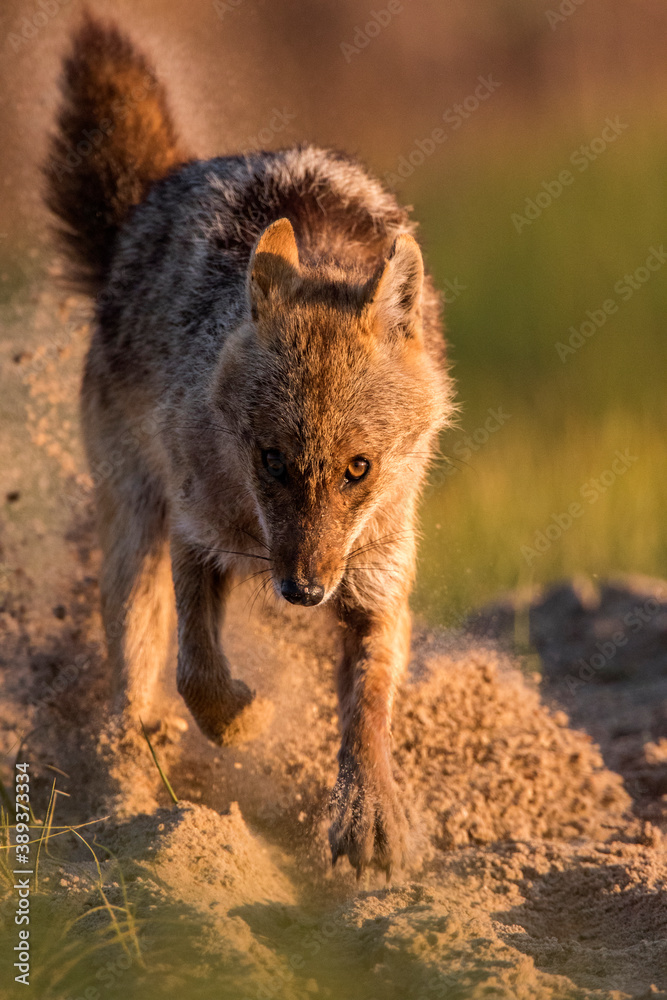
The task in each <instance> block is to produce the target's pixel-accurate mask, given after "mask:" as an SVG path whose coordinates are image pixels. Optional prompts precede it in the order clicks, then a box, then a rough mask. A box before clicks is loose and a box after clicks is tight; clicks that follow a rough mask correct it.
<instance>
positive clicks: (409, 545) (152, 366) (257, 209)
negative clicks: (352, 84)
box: [45, 17, 452, 873]
mask: <svg viewBox="0 0 667 1000" xmlns="http://www.w3.org/2000/svg"><path fill="white" fill-rule="evenodd" d="M62 90H63V103H62V107H61V111H60V116H59V128H58V132H57V134H56V135H55V136H54V138H53V140H52V144H51V150H50V157H49V161H48V163H47V165H46V168H45V169H46V175H47V179H48V203H49V206H50V207H51V209H52V210H53V211H54V213H55V214H56V215H57V216H58V217H59V220H60V224H61V234H62V237H63V239H64V241H65V245H66V247H67V248H68V251H69V254H70V258H71V262H72V277H73V278H74V279H75V280H76V281H78V282H79V284H80V285H83V287H85V289H86V290H87V291H88V292H89V293H90V294H91V295H92V296H94V297H95V299H96V326H95V332H94V335H93V338H92V342H91V345H90V352H89V355H88V360H87V365H86V371H85V376H84V380H83V388H82V411H83V430H84V435H85V444H86V449H87V454H88V459H89V462H90V465H91V468H92V469H93V470H103V471H100V472H99V474H97V475H96V476H94V479H95V480H96V483H95V489H96V504H97V512H98V518H99V532H100V539H101V545H102V550H103V570H102V577H101V591H102V602H103V615H104V623H105V628H106V632H107V639H108V650H109V658H110V661H111V664H112V667H113V671H114V677H115V683H116V685H117V687H116V701H115V710H116V713H117V714H118V716H120V717H121V718H122V720H123V725H125V726H132V725H136V722H137V720H138V719H139V717H143V718H145V717H147V716H150V713H151V705H152V700H153V695H154V690H155V687H156V683H157V678H158V676H159V672H160V668H161V665H162V663H163V661H164V659H165V657H166V654H167V647H168V643H169V636H170V622H171V615H172V603H173V592H175V597H176V601H175V603H176V610H177V614H178V674H177V676H178V690H179V692H180V693H181V695H182V696H183V698H184V700H185V702H186V704H187V706H188V708H189V709H190V711H191V713H192V715H193V716H194V718H195V719H196V721H197V723H198V725H199V726H200V728H201V730H202V732H203V733H205V735H206V736H207V737H208V738H209V739H211V740H213V741H214V742H216V743H220V744H225V743H230V742H232V741H233V739H234V738H240V736H241V735H242V734H243V731H244V724H245V722H247V721H248V716H252V713H253V705H254V703H253V697H254V693H253V692H251V691H250V690H249V689H248V687H247V686H246V685H245V684H244V683H242V682H241V681H239V680H234V679H233V678H232V676H231V673H230V669H229V663H228V661H227V659H226V657H225V655H224V653H223V651H222V649H221V647H220V640H219V628H220V622H221V618H222V613H223V610H224V605H225V600H226V596H227V594H228V592H229V589H230V586H231V583H232V579H233V577H234V576H235V575H236V574H245V573H255V572H261V573H264V574H266V576H267V579H269V580H270V581H271V583H272V587H273V590H274V591H275V594H276V595H277V597H278V598H281V599H284V600H287V601H290V602H291V603H292V604H301V605H306V606H314V605H326V607H327V609H329V610H330V611H331V613H332V614H333V615H335V616H336V618H337V619H338V621H339V623H340V625H341V626H342V630H341V634H342V655H341V661H340V666H339V668H338V696H339V706H340V726H341V734H342V741H341V748H340V752H339V754H338V762H339V775H338V779H337V782H336V785H335V788H334V790H333V793H332V798H331V829H330V843H331V851H332V857H333V860H334V862H335V861H336V859H337V857H339V856H340V855H347V856H348V858H349V860H350V862H351V864H352V865H353V866H354V867H355V868H356V869H357V872H358V873H359V872H360V871H361V870H362V869H363V868H364V866H366V865H374V866H376V867H379V868H381V869H384V870H386V871H387V872H390V871H391V869H392V867H393V866H394V865H395V864H400V863H401V860H402V859H403V858H404V857H405V853H406V821H405V817H404V812H403V809H402V807H401V804H400V802H399V798H398V795H397V792H396V786H395V784H394V778H393V774H392V762H391V750H390V722H391V711H392V701H393V698H394V693H395V690H396V686H397V684H398V682H399V680H400V678H401V675H402V674H403V672H404V669H405V666H406V663H407V658H408V650H409V640H410V614H409V610H408V595H409V591H410V587H411V583H412V579H413V574H414V562H415V531H414V526H415V508H416V504H417V499H418V495H419V491H420V487H421V486H422V484H423V481H424V476H425V471H426V468H427V465H428V462H429V458H430V456H431V453H432V450H433V447H434V444H435V442H436V438H437V435H438V432H439V431H440V429H441V428H442V427H443V426H445V424H446V423H447V420H448V418H449V416H450V414H451V412H452V404H451V386H450V381H449V379H448V376H447V373H446V369H445V365H444V361H443V340H442V333H441V322H440V306H439V299H438V296H437V295H436V293H435V292H434V290H433V287H432V284H431V281H430V279H429V278H428V277H427V276H425V275H424V267H423V262H422V255H421V252H420V249H419V246H418V244H417V242H416V240H415V238H414V236H413V235H412V234H413V231H414V228H415V226H414V223H413V222H411V221H410V219H409V216H408V213H407V211H406V210H405V209H403V208H401V207H400V206H399V205H398V204H397V203H396V201H395V199H394V197H393V196H392V195H391V194H389V193H388V192H387V191H385V190H384V189H383V188H382V186H381V185H380V184H379V183H378V181H376V180H375V179H374V178H373V177H371V176H369V174H368V173H367V172H366V170H365V169H364V168H363V167H361V166H360V165H359V164H358V163H357V162H355V161H354V160H353V159H351V158H349V157H347V156H345V155H342V154H341V153H337V152H331V151H328V150H323V149H317V148H315V147H313V146H299V147H297V148H293V149H285V150H281V151H279V152H261V153H248V154H245V155H235V156H222V157H218V158H216V159H212V160H207V161H201V160H197V159H195V158H192V157H191V156H190V155H189V154H188V152H187V151H186V150H185V149H184V148H183V147H182V146H181V144H180V141H179V139H178V138H177V136H176V133H175V130H174V126H173V124H172V119H171V116H170V113H169V110H168V107H167V101H166V97H165V94H164V91H163V89H162V88H161V86H160V85H159V84H158V83H157V81H156V78H155V76H154V73H153V71H152V69H151V68H150V66H149V65H148V63H147V62H146V60H145V58H144V57H143V55H142V54H141V53H139V52H137V51H136V50H135V48H134V47H133V46H132V44H131V43H130V42H129V41H128V40H127V39H126V38H125V37H124V36H123V35H122V34H120V33H119V31H118V30H117V29H116V28H115V27H113V26H112V25H106V24H101V23H99V22H98V21H96V20H93V19H92V18H90V17H87V18H86V19H85V20H84V23H83V24H82V26H81V28H80V29H79V30H78V32H77V34H76V36H75V38H74V46H73V51H72V53H71V55H70V56H69V58H68V59H67V60H66V62H65V69H64V80H63V84H62ZM147 428H149V429H150V431H149V430H146V429H147ZM172 580H173V591H172Z"/></svg>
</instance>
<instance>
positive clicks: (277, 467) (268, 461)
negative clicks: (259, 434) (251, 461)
mask: <svg viewBox="0 0 667 1000" xmlns="http://www.w3.org/2000/svg"><path fill="white" fill-rule="evenodd" d="M262 465H263V466H264V468H265V469H266V471H267V472H268V473H269V475H271V476H275V478H276V479H280V477H281V476H283V475H284V474H285V458H284V456H283V455H281V453H280V452H279V451H273V450H271V449H270V450H269V451H263V452H262Z"/></svg>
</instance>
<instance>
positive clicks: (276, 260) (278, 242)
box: [248, 219, 299, 319]
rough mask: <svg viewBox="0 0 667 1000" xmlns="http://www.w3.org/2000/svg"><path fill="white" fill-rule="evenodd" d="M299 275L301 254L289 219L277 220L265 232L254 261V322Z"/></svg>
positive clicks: (251, 280)
mask: <svg viewBox="0 0 667 1000" xmlns="http://www.w3.org/2000/svg"><path fill="white" fill-rule="evenodd" d="M298 274H299V250H298V248H297V245H296V239H295V237H294V230H293V229H292V224H291V222H290V221H289V219H277V220H276V221H275V222H272V223H271V225H270V226H267V228H266V229H265V230H264V232H263V233H262V235H261V236H260V238H259V239H258V241H257V244H256V246H255V249H254V250H253V252H252V256H251V258H250V266H249V270H248V290H249V297H250V308H251V311H252V316H253V319H257V317H258V315H259V312H260V311H261V309H262V307H263V306H264V305H265V304H266V303H267V302H268V300H269V298H270V296H271V292H272V291H274V290H279V289H280V288H289V287H292V286H293V285H294V282H295V280H296V278H297V277H298Z"/></svg>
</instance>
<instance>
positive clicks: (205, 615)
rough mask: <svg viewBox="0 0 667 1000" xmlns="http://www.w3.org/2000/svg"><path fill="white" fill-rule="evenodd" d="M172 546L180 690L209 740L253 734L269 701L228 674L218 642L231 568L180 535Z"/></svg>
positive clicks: (224, 741)
mask: <svg viewBox="0 0 667 1000" xmlns="http://www.w3.org/2000/svg"><path fill="white" fill-rule="evenodd" d="M171 551H172V571H173V577H174V590H175V593H176V610H177V613H178V672H177V686H178V691H179V694H180V695H181V696H182V698H183V700H184V701H185V703H186V705H187V706H188V708H189V709H190V711H191V713H192V715H193V717H194V719H195V721H196V723H197V725H198V726H199V728H200V729H201V731H202V733H203V734H204V735H205V736H207V737H208V739H209V740H213V742H214V743H218V744H220V745H222V746H231V745H234V744H237V743H242V742H244V741H245V740H249V739H253V738H254V737H255V736H256V735H257V734H258V733H259V732H260V731H261V729H263V728H264V727H265V725H266V724H267V722H268V721H269V717H270V712H271V705H270V703H268V702H266V701H265V700H263V699H259V700H256V699H255V695H254V692H253V691H251V690H250V688H249V687H248V686H247V684H244V682H243V681H241V680H234V679H233V678H232V676H231V673H230V670H229V663H228V661H227V658H226V656H225V655H224V653H223V651H222V648H221V646H220V627H221V625H222V616H223V612H224V604H225V599H226V596H227V593H228V591H229V586H230V582H231V580H230V574H229V573H228V572H222V571H221V570H220V569H219V568H217V567H216V566H214V565H213V564H211V562H210V561H208V560H206V559H205V558H204V556H203V554H202V553H201V552H199V551H198V550H197V549H196V547H194V546H191V545H189V544H188V543H187V542H184V541H182V540H180V539H172V546H171Z"/></svg>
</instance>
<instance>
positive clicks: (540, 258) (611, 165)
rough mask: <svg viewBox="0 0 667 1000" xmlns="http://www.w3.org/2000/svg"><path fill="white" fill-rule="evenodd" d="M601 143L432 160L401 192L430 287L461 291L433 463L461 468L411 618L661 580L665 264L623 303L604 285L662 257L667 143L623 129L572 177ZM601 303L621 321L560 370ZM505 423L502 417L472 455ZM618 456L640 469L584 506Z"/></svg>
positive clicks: (664, 560)
mask: <svg viewBox="0 0 667 1000" xmlns="http://www.w3.org/2000/svg"><path fill="white" fill-rule="evenodd" d="M596 134H598V133H597V132H596V131H595V130H593V131H590V132H581V133H580V134H579V135H576V134H574V133H571V132H570V131H569V130H567V129H563V130H558V129H556V130H555V131H554V130H552V132H551V133H548V132H545V134H543V135H540V134H539V133H536V135H535V137H534V141H533V142H531V143H527V144H524V145H523V147H522V148H521V149H517V150H514V151H510V150H505V151H502V150H501V151H500V152H499V151H498V148H497V147H494V148H493V149H492V150H490V151H489V153H488V154H487V155H484V151H483V150H482V151H480V155H479V156H478V157H477V158H474V159H471V158H470V157H469V156H468V158H467V159H466V160H465V161H463V160H461V162H456V161H455V160H453V159H452V158H450V159H449V160H448V159H447V158H446V157H445V155H444V154H442V155H441V156H440V158H439V161H438V163H437V164H435V163H434V164H425V165H424V167H423V168H422V170H421V173H419V172H416V173H415V176H414V178H411V182H410V187H408V185H406V190H405V191H401V192H400V195H401V197H404V198H406V196H407V200H408V201H410V200H411V201H413V202H414V205H415V211H416V216H417V218H419V219H420V220H421V231H422V236H423V239H424V243H425V246H426V249H427V253H428V257H429V262H430V266H431V268H432V270H433V272H434V275H435V278H436V281H437V283H438V285H439V286H440V287H443V285H444V284H445V282H446V281H449V282H450V283H451V284H452V285H453V286H454V287H456V279H458V281H459V286H460V287H463V288H464V290H463V291H461V292H460V293H459V294H458V295H457V296H456V297H454V296H453V295H450V296H449V297H450V298H452V299H453V301H451V302H450V303H449V304H448V305H447V306H446V318H447V327H448V341H449V343H450V357H451V359H452V361H453V373H454V376H455V378H456V379H457V382H458V393H459V398H460V401H461V403H462V415H461V418H460V421H459V427H458V428H457V429H455V430H453V431H450V432H448V433H447V434H446V435H445V436H444V437H443V442H442V448H443V451H444V453H445V454H446V455H449V456H451V457H452V458H453V459H454V460H457V459H461V458H463V459H465V461H457V464H456V467H455V468H454V469H450V470H449V474H446V473H447V468H446V467H437V468H436V469H434V471H433V475H432V477H431V485H430V486H429V488H428V489H427V491H426V495H425V499H424V503H423V507H422V529H423V532H424V539H423V542H422V546H421V557H420V564H419V572H418V580H417V587H416V591H415V597H414V606H415V609H416V610H417V611H418V612H421V613H422V614H424V615H426V616H427V617H428V618H429V619H431V620H434V621H439V622H444V623H452V622H455V621H457V620H459V619H460V617H461V616H463V615H465V614H466V613H468V612H469V611H471V610H472V609H473V608H474V607H476V606H478V605H479V604H481V603H483V602H485V601H487V600H489V599H491V598H493V597H494V596H496V595H497V594H498V592H500V591H503V590H506V589H508V588H512V587H515V586H519V585H523V584H526V583H543V582H547V581H549V580H554V579H557V578H560V577H571V576H573V575H575V574H581V573H584V574H587V575H590V576H592V577H596V576H598V575H599V576H606V575H609V574H613V573H617V572H636V573H645V574H651V575H656V576H664V575H665V574H666V573H667V517H665V513H666V512H667V468H666V461H665V455H666V449H665V433H664V428H665V426H666V425H665V416H666V415H667V403H666V401H665V381H666V375H667V364H666V363H665V362H666V360H667V350H666V347H665V330H664V325H665V324H664V317H665V315H667V264H664V265H663V266H661V267H660V269H659V270H656V271H655V272H653V273H651V276H650V278H649V280H648V281H646V282H645V283H644V284H641V286H640V287H639V288H638V289H637V290H636V291H633V292H632V295H631V296H629V295H628V293H627V292H626V291H623V292H621V290H620V288H619V287H617V288H615V287H614V286H615V285H617V282H619V281H621V282H623V284H624V285H625V279H624V275H626V274H632V273H633V272H635V271H636V269H637V268H639V267H640V266H643V265H644V264H645V261H646V258H647V257H648V255H649V251H650V248H651V247H658V248H659V247H660V245H661V243H662V241H663V239H664V240H666V241H667V199H666V197H665V186H666V180H667V145H666V144H665V142H664V138H663V135H662V134H661V133H660V134H656V133H655V131H654V130H652V129H650V128H648V129H647V128H644V129H639V128H636V129H635V130H634V133H633V130H632V128H631V127H628V130H627V133H626V134H622V135H621V136H619V138H618V140H617V141H616V143H614V144H612V145H610V146H609V147H608V149H607V150H606V151H605V152H603V153H602V154H601V155H600V156H599V158H598V159H596V160H595V161H594V162H592V163H591V164H590V166H589V168H588V169H587V170H586V171H584V172H582V173H579V172H578V171H577V170H576V168H573V165H572V164H571V163H570V162H569V158H570V155H571V154H572V152H573V151H574V150H575V149H576V148H577V147H578V146H579V145H580V144H581V143H587V142H588V141H590V139H592V138H593V136H594V135H596ZM434 159H435V158H434ZM563 169H570V170H571V172H572V173H573V174H574V181H573V183H572V184H571V185H570V186H568V187H566V188H564V190H563V193H562V194H561V195H560V196H559V197H558V198H556V199H554V200H553V201H552V203H551V205H549V206H548V207H546V208H544V209H543V211H542V213H541V215H540V216H539V217H538V218H537V219H536V220H535V221H533V222H532V223H531V224H530V225H526V226H523V227H522V230H521V232H517V230H516V228H515V226H514V225H513V223H512V219H511V216H512V213H522V214H523V213H524V210H525V202H526V198H532V199H534V198H535V195H536V194H537V192H538V191H539V190H543V188H542V182H543V181H551V180H552V179H554V178H556V177H557V176H558V174H559V172H560V171H561V170H563ZM554 190H556V189H555V188H554ZM542 200H546V199H542ZM642 277H644V275H643V273H642ZM607 299H613V300H614V301H615V303H616V304H617V306H618V309H617V311H616V312H615V313H614V314H613V315H611V316H609V317H608V318H607V320H606V322H605V323H604V325H603V326H601V327H600V328H599V329H598V330H597V331H596V332H595V333H594V334H593V336H591V337H590V338H582V339H583V341H584V342H583V345H582V346H581V347H580V348H579V349H578V350H577V351H576V352H575V353H573V354H568V355H567V356H566V359H565V361H563V360H562V359H561V358H560V357H559V355H558V353H557V350H556V347H555V345H556V343H558V342H561V343H567V341H568V338H569V337H570V335H571V331H570V327H571V326H572V325H574V326H575V327H576V328H579V327H580V326H581V324H582V323H583V322H584V321H585V320H587V319H588V316H587V310H590V311H592V312H595V311H597V310H599V309H600V307H601V304H602V303H603V302H604V301H605V300H607ZM499 407H500V408H502V410H503V412H504V413H505V414H510V417H509V419H506V420H505V421H504V423H503V426H502V427H501V428H500V429H499V430H497V431H495V432H494V433H492V434H490V435H487V436H488V440H487V441H485V442H484V438H485V433H484V431H483V430H481V428H483V427H484V423H485V420H486V419H487V416H488V412H487V411H488V410H489V408H492V409H497V408H499ZM475 431H477V435H476V438H475V436H474V432H475ZM466 434H467V435H470V434H473V442H472V443H473V444H474V445H476V449H475V448H472V447H471V445H470V442H468V443H466V442H465V441H464V438H465V436H466ZM480 442H482V443H480ZM625 449H629V450H630V454H631V456H632V457H633V458H636V461H633V462H632V463H631V464H630V467H629V468H628V469H627V471H626V472H625V473H624V474H623V475H620V476H616V477H615V480H614V482H613V483H611V484H610V485H609V486H608V488H607V489H606V491H605V492H604V493H603V492H602V489H599V490H598V491H597V492H598V496H597V499H596V500H594V501H593V502H591V497H592V496H593V492H594V491H595V489H596V487H594V486H593V485H591V482H590V481H591V480H592V479H596V478H598V477H599V476H600V475H601V474H602V473H604V472H605V470H609V469H610V468H611V466H612V463H613V461H614V457H615V453H616V451H617V450H619V451H620V452H624V451H625ZM617 467H618V463H617ZM609 480H610V476H609V475H607V476H605V482H607V483H608V482H609ZM587 484H588V486H587ZM600 485H601V486H602V485H604V484H600ZM582 489H584V490H585V495H582ZM577 502H579V503H580V504H581V505H582V507H583V513H582V514H581V515H580V516H578V517H576V518H574V519H573V520H572V525H571V526H570V527H569V528H568V529H567V530H565V531H562V533H561V537H559V538H556V537H555V536H556V535H557V530H556V528H551V529H550V531H549V535H550V538H547V541H548V542H549V545H548V547H545V546H544V543H542V546H543V547H545V551H544V552H543V553H540V554H538V555H537V556H536V557H535V558H531V557H530V554H528V558H526V557H525V555H524V554H522V546H526V547H534V542H535V538H536V534H537V533H538V532H542V533H545V532H546V529H547V527H548V526H549V525H550V524H553V523H554V522H553V521H552V516H553V515H556V516H557V517H560V516H561V515H562V513H563V512H564V511H566V510H567V508H568V506H569V505H570V504H572V503H577ZM566 523H567V520H566V519H565V520H563V519H562V518H561V524H566Z"/></svg>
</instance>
